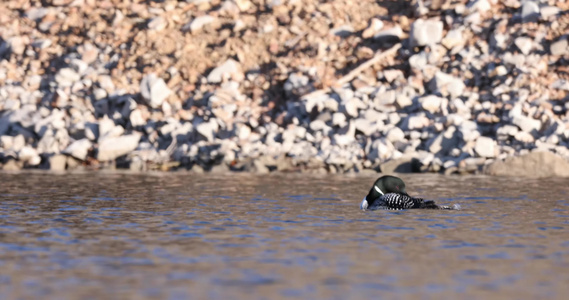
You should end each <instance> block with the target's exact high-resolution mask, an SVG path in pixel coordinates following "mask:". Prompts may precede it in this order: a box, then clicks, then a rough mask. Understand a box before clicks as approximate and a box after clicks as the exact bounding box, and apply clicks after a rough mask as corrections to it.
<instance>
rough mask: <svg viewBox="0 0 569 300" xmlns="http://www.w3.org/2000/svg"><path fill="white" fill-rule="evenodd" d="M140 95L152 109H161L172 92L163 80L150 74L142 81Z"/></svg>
mask: <svg viewBox="0 0 569 300" xmlns="http://www.w3.org/2000/svg"><path fill="white" fill-rule="evenodd" d="M140 93H141V95H142V97H143V98H144V99H145V100H146V101H147V103H148V105H150V107H152V108H155V109H156V108H160V107H161V106H162V103H163V102H164V100H166V99H167V98H168V97H169V96H170V94H171V93H172V91H171V90H170V89H169V88H168V86H167V85H166V83H165V82H164V80H163V79H162V78H159V77H158V76H156V74H154V73H150V74H148V75H146V76H144V78H142V80H141V81H140Z"/></svg>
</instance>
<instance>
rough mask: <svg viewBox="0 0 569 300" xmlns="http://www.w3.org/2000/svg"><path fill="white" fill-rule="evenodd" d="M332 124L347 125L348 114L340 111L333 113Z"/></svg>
mask: <svg viewBox="0 0 569 300" xmlns="http://www.w3.org/2000/svg"><path fill="white" fill-rule="evenodd" d="M332 125H334V126H339V127H344V126H346V115H345V114H343V113H340V112H337V113H334V114H333V115H332Z"/></svg>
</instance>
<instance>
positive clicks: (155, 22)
mask: <svg viewBox="0 0 569 300" xmlns="http://www.w3.org/2000/svg"><path fill="white" fill-rule="evenodd" d="M166 26H168V20H166V19H165V18H164V17H156V18H153V19H152V20H151V21H150V22H148V29H150V30H156V31H161V30H164V29H165V28H166Z"/></svg>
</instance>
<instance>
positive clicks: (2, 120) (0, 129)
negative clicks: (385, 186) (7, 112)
mask: <svg viewBox="0 0 569 300" xmlns="http://www.w3.org/2000/svg"><path fill="white" fill-rule="evenodd" d="M9 128H10V120H9V119H8V117H0V137H1V136H3V135H4V134H6V132H8V129H9Z"/></svg>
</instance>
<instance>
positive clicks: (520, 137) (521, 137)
mask: <svg viewBox="0 0 569 300" xmlns="http://www.w3.org/2000/svg"><path fill="white" fill-rule="evenodd" d="M514 139H516V141H519V142H522V143H533V142H535V139H534V137H533V135H531V133H529V132H525V131H520V132H518V133H516V135H515V136H514Z"/></svg>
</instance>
